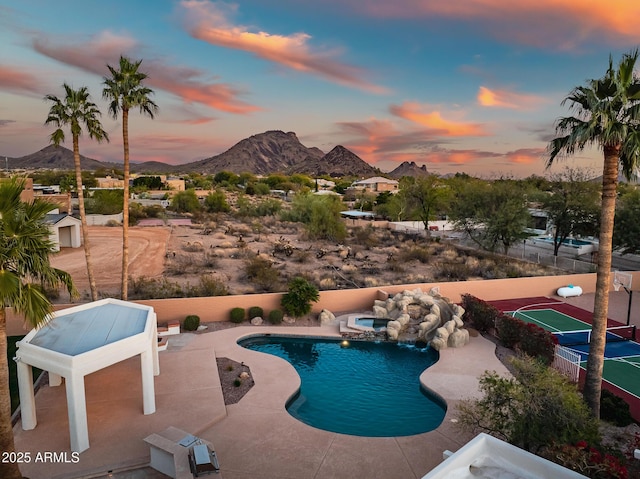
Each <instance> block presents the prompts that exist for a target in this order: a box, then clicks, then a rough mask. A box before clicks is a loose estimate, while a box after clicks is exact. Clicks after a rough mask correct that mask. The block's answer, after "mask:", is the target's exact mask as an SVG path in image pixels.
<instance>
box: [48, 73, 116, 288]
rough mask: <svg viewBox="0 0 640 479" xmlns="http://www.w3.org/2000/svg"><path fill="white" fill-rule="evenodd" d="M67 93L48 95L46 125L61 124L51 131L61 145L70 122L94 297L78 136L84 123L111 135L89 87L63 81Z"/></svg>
mask: <svg viewBox="0 0 640 479" xmlns="http://www.w3.org/2000/svg"><path fill="white" fill-rule="evenodd" d="M63 86H64V91H65V97H64V98H63V99H59V98H58V97H57V96H55V95H47V96H45V100H47V101H50V102H52V103H53V105H51V109H50V110H49V115H48V116H47V119H46V120H45V122H44V123H45V125H48V124H53V125H55V126H57V127H58V128H57V129H56V130H55V131H54V132H53V133H52V134H51V142H52V143H53V144H54V145H56V146H58V145H60V143H61V142H64V137H65V135H64V131H63V129H62V127H65V126H68V127H69V129H70V130H71V137H72V138H73V163H74V166H75V170H76V189H77V191H78V208H79V210H80V221H81V222H82V242H83V245H84V257H85V259H86V262H87V275H88V276H89V289H90V290H91V299H92V300H93V301H96V300H97V299H98V289H97V288H96V279H95V277H94V275H93V266H92V265H91V248H90V247H89V231H88V227H87V214H86V212H85V209H84V190H83V188H82V167H81V166H80V147H79V138H80V135H82V129H83V128H82V127H83V125H84V128H85V129H86V131H87V133H89V137H90V138H92V139H94V140H97V141H98V143H100V142H101V141H103V140H106V141H109V135H107V132H106V131H104V129H103V128H102V124H101V123H100V120H99V117H100V116H101V115H102V114H101V113H100V110H99V109H98V107H97V106H96V105H95V103H93V102H92V101H91V97H90V95H89V91H88V90H87V88H86V87H81V88H80V89H78V90H74V89H73V88H71V87H70V86H69V85H67V84H66V83H65V84H64V85H63Z"/></svg>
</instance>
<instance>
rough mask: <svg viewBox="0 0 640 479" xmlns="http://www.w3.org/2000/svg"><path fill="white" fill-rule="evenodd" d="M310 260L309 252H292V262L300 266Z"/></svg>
mask: <svg viewBox="0 0 640 479" xmlns="http://www.w3.org/2000/svg"><path fill="white" fill-rule="evenodd" d="M310 259H311V252H310V251H307V250H297V251H294V252H293V261H295V262H296V263H300V264H305V263H308V262H309V260H310Z"/></svg>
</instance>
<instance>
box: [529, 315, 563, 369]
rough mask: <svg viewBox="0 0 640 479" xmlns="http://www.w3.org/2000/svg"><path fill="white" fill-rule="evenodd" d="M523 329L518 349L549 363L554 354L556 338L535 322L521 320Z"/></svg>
mask: <svg viewBox="0 0 640 479" xmlns="http://www.w3.org/2000/svg"><path fill="white" fill-rule="evenodd" d="M522 324H523V331H522V333H521V334H520V349H521V350H522V352H523V353H525V354H528V355H529V356H531V357H534V358H538V359H539V360H540V361H542V362H544V363H545V364H551V363H552V362H553V357H554V356H555V351H556V344H558V340H557V338H556V337H555V336H554V335H553V334H551V333H550V332H549V331H547V330H546V329H543V328H541V327H540V326H537V325H535V324H530V323H525V322H524V321H522Z"/></svg>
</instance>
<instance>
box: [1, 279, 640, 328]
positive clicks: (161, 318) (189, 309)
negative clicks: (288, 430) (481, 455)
mask: <svg viewBox="0 0 640 479" xmlns="http://www.w3.org/2000/svg"><path fill="white" fill-rule="evenodd" d="M632 274H633V276H634V281H633V283H634V284H638V283H637V281H638V280H639V279H640V272H634V273H632ZM568 284H574V285H577V286H580V287H581V288H582V290H583V292H584V293H593V292H594V291H595V285H596V275H595V273H589V274H573V275H564V276H539V277H532V278H515V279H495V280H480V281H458V282H452V283H420V284H405V285H397V286H383V287H375V288H361V289H350V290H337V291H321V292H320V301H318V302H317V303H314V305H313V312H314V313H319V312H320V311H321V310H322V309H328V310H330V311H332V312H333V313H344V312H349V311H358V310H370V309H371V307H372V305H373V301H374V300H375V299H378V298H380V297H381V296H384V294H383V293H381V291H382V292H384V293H388V294H395V293H398V292H400V291H403V290H405V289H416V288H420V289H422V290H423V291H429V290H430V289H431V288H432V287H434V286H438V287H439V288H440V294H442V295H443V296H446V297H448V298H449V299H450V300H452V301H454V302H459V301H460V298H461V295H462V294H465V293H469V294H473V295H474V296H477V297H479V298H482V299H484V300H487V301H491V300H498V299H511V298H529V297H534V296H553V295H554V294H555V292H556V290H557V289H558V288H559V287H561V286H566V285H568ZM612 289H613V287H612ZM281 297H282V294H281V293H269V294H251V295H243V296H214V297H206V298H176V299H154V300H145V301H136V302H137V303H140V304H146V305H149V306H153V308H154V310H155V312H156V315H157V317H158V323H159V324H163V323H166V322H167V321H170V320H180V321H182V320H184V318H185V316H186V315H188V314H197V315H198V316H200V318H201V320H202V321H203V322H204V321H226V320H228V319H229V312H230V311H231V309H232V308H235V307H240V308H245V309H248V308H250V307H251V306H260V307H261V308H263V309H264V311H265V314H268V312H269V311H271V310H272V309H278V308H280V298H281ZM69 306H70V305H56V309H63V308H66V307H69ZM25 331H26V330H25V329H24V327H23V325H22V320H21V318H18V317H16V316H15V315H13V314H11V313H10V314H9V317H8V318H7V334H8V335H10V336H11V335H20V334H25Z"/></svg>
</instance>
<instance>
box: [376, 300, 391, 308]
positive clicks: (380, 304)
mask: <svg viewBox="0 0 640 479" xmlns="http://www.w3.org/2000/svg"><path fill="white" fill-rule="evenodd" d="M387 304H388V300H387V301H382V300H380V299H376V300H375V301H374V302H373V307H374V308H375V307H376V306H378V307H380V308H385V309H387Z"/></svg>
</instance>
